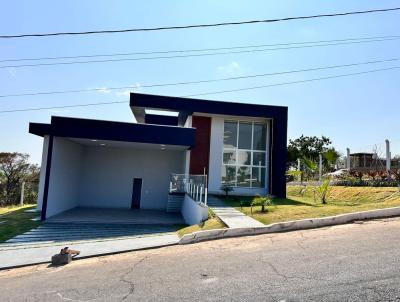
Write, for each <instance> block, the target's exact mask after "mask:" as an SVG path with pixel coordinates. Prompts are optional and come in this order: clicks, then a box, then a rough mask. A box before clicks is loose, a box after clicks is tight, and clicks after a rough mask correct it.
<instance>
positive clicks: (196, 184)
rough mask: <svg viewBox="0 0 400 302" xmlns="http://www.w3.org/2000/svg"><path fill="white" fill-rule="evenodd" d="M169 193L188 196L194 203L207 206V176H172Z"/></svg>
mask: <svg viewBox="0 0 400 302" xmlns="http://www.w3.org/2000/svg"><path fill="white" fill-rule="evenodd" d="M169 192H170V193H185V194H188V195H189V196H190V197H191V198H192V199H193V200H194V201H197V202H202V203H204V204H205V205H207V193H208V189H207V175H192V174H171V179H170V182H169Z"/></svg>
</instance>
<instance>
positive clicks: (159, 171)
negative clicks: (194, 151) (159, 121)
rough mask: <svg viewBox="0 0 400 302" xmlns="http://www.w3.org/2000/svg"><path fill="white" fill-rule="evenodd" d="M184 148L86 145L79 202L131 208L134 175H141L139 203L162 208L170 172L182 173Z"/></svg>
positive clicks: (81, 203)
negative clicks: (164, 148) (171, 149)
mask: <svg viewBox="0 0 400 302" xmlns="http://www.w3.org/2000/svg"><path fill="white" fill-rule="evenodd" d="M183 152H184V151H168V150H165V151H161V150H156V149H132V148H112V147H110V148H107V147H86V148H85V150H84V154H83V161H82V169H81V174H82V177H81V187H80V196H79V205H80V206H83V207H104V208H130V207H131V201H132V188H133V179H134V178H142V180H143V183H142V194H141V204H140V207H141V208H143V209H160V210H165V209H166V206H167V200H168V193H169V182H170V176H171V174H172V173H183V161H182V159H183Z"/></svg>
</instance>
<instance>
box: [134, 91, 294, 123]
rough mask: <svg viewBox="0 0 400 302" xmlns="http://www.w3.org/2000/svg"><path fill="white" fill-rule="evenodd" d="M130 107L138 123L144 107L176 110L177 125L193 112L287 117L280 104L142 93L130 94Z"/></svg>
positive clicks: (141, 119) (144, 112)
mask: <svg viewBox="0 0 400 302" xmlns="http://www.w3.org/2000/svg"><path fill="white" fill-rule="evenodd" d="M130 107H131V110H132V112H133V114H134V115H135V118H136V120H137V121H138V122H140V123H144V122H145V121H146V111H145V110H146V109H152V110H169V111H174V112H178V113H179V115H178V125H183V124H184V123H185V121H186V119H187V117H188V116H189V115H191V114H193V113H194V112H198V113H209V114H220V115H233V116H251V117H262V118H272V119H275V118H277V119H279V118H286V117H287V107H282V106H271V105H261V104H246V103H234V102H220V101H210V100H199V99H190V98H181V97H171V96H160V95H151V94H142V93H131V94H130Z"/></svg>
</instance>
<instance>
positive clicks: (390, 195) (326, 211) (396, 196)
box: [224, 186, 400, 224]
mask: <svg viewBox="0 0 400 302" xmlns="http://www.w3.org/2000/svg"><path fill="white" fill-rule="evenodd" d="M302 188H303V187H300V186H290V187H288V190H287V195H288V197H287V198H286V199H274V201H273V205H272V206H268V207H267V209H268V212H265V213H262V212H261V207H259V206H257V207H253V214H251V210H250V206H243V208H242V209H240V201H242V203H244V204H246V203H247V204H248V203H249V202H250V201H251V199H252V198H250V197H227V198H226V197H225V198H224V200H225V202H227V203H228V204H230V205H231V206H234V207H235V208H237V209H238V210H241V211H242V212H243V213H245V214H247V215H249V216H251V217H253V218H254V219H257V220H258V221H260V222H262V223H264V224H270V223H275V222H282V221H290V220H298V219H305V218H314V217H326V216H333V215H339V214H345V213H352V212H359V211H367V210H374V209H383V208H390V207H397V206H400V192H399V190H398V189H397V188H371V187H331V189H330V192H329V194H328V200H327V204H325V205H323V204H322V203H321V202H320V201H319V200H318V199H317V200H316V201H315V202H314V194H313V190H312V189H313V188H309V189H308V190H307V191H306V192H303V194H301V193H300V192H301V191H302Z"/></svg>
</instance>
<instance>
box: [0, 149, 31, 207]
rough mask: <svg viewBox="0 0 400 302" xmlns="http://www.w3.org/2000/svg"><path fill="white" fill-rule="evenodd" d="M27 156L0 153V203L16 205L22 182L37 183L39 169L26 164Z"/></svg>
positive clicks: (16, 153) (14, 153) (15, 153)
mask: <svg viewBox="0 0 400 302" xmlns="http://www.w3.org/2000/svg"><path fill="white" fill-rule="evenodd" d="M28 159H29V155H28V154H22V153H18V152H12V153H8V152H0V181H1V184H2V186H1V190H0V196H1V197H0V198H1V199H0V202H1V201H2V200H3V202H4V203H6V204H13V203H17V202H18V200H19V197H20V196H19V195H20V185H21V183H22V182H23V181H29V182H38V180H39V168H38V166H36V165H31V164H30V163H29V162H28Z"/></svg>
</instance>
